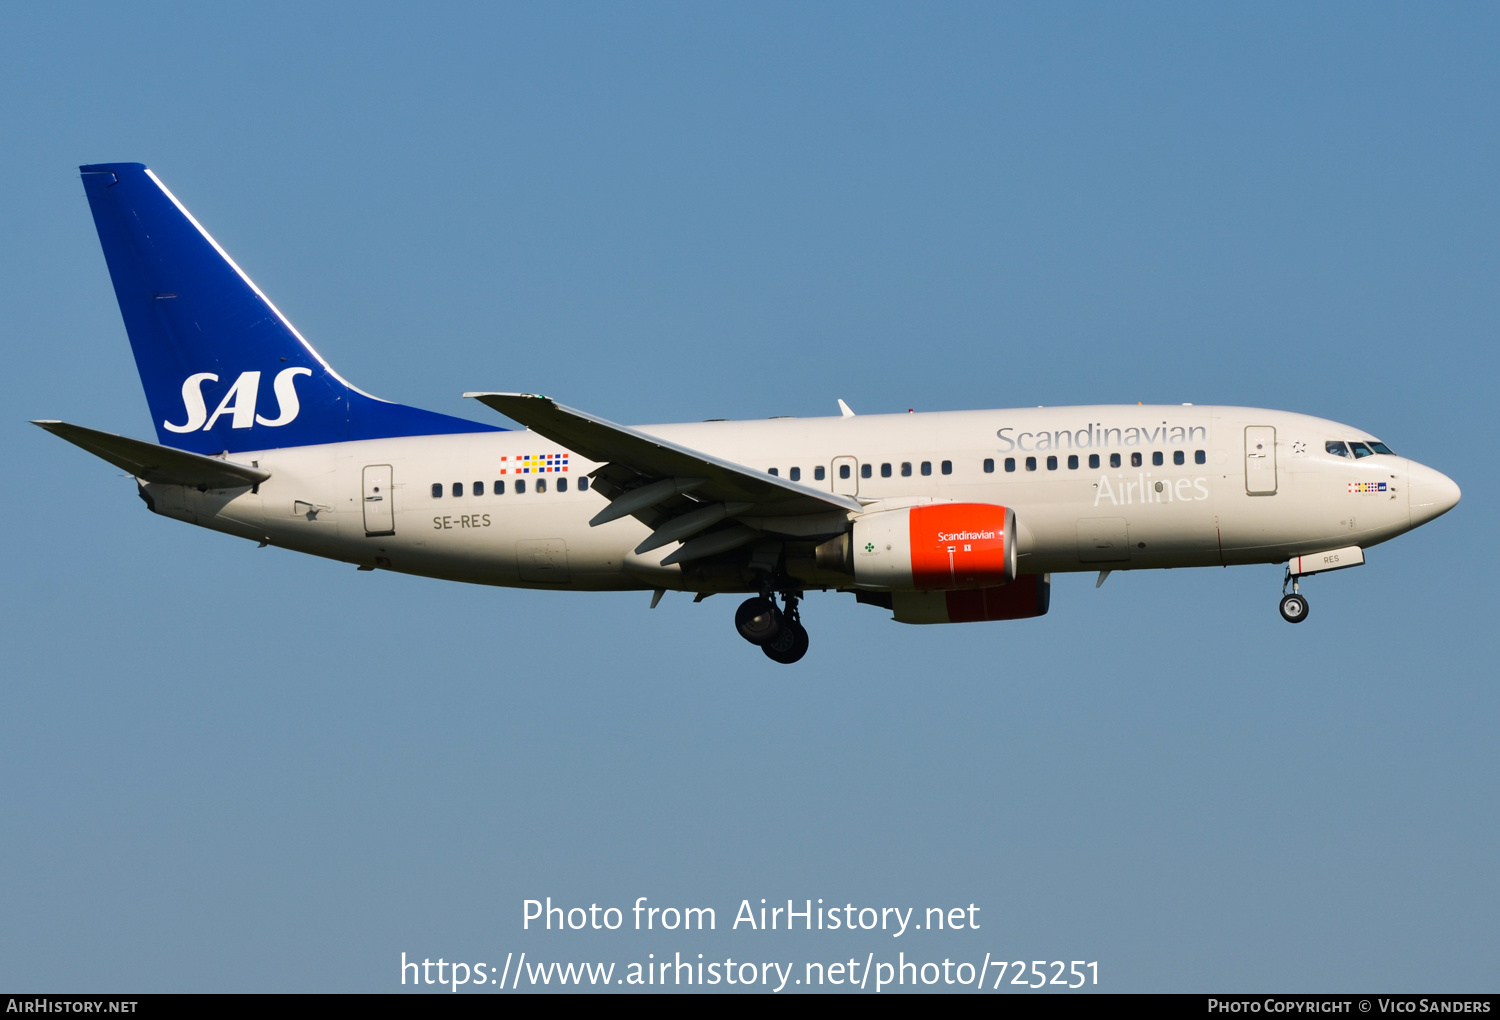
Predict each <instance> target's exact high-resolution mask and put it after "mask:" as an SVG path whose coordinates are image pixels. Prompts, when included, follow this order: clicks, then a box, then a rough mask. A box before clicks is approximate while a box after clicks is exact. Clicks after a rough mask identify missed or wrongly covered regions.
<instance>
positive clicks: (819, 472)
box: [813, 464, 825, 482]
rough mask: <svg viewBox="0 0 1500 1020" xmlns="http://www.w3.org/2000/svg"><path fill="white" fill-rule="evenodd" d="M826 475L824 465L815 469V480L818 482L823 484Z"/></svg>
mask: <svg viewBox="0 0 1500 1020" xmlns="http://www.w3.org/2000/svg"><path fill="white" fill-rule="evenodd" d="M824 474H825V472H824V471H823V465H821V464H819V465H818V466H817V467H815V468H813V478H815V479H817V480H818V481H820V482H821V481H822V480H823V476H824Z"/></svg>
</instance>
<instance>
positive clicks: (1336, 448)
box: [1323, 439, 1349, 457]
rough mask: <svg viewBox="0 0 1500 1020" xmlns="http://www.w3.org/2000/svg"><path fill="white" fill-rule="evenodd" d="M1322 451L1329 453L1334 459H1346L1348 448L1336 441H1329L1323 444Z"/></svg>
mask: <svg viewBox="0 0 1500 1020" xmlns="http://www.w3.org/2000/svg"><path fill="white" fill-rule="evenodd" d="M1323 449H1325V450H1327V451H1328V452H1329V453H1331V454H1333V455H1334V456H1335V457H1347V456H1349V447H1347V446H1345V445H1344V444H1343V443H1341V442H1339V441H1338V440H1337V439H1330V440H1329V441H1328V442H1326V443H1324V444H1323Z"/></svg>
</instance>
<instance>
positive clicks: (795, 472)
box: [787, 467, 802, 482]
mask: <svg viewBox="0 0 1500 1020" xmlns="http://www.w3.org/2000/svg"><path fill="white" fill-rule="evenodd" d="M787 475H789V476H790V477H791V479H792V481H794V482H800V481H802V469H801V468H799V467H794V468H792V469H791V470H790V471H788V472H787Z"/></svg>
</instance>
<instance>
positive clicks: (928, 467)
mask: <svg viewBox="0 0 1500 1020" xmlns="http://www.w3.org/2000/svg"><path fill="white" fill-rule="evenodd" d="M922 474H923V475H930V474H932V461H930V460H924V461H923V462H922Z"/></svg>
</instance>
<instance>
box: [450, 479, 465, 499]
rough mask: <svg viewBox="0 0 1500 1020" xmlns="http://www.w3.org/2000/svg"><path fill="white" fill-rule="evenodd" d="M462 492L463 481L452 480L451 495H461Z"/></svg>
mask: <svg viewBox="0 0 1500 1020" xmlns="http://www.w3.org/2000/svg"><path fill="white" fill-rule="evenodd" d="M463 494H464V483H463V482H454V483H453V495H454V496H462V495H463Z"/></svg>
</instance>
